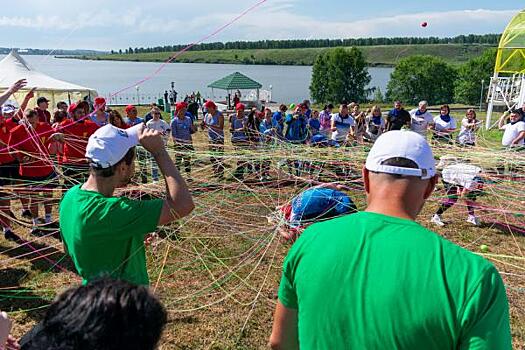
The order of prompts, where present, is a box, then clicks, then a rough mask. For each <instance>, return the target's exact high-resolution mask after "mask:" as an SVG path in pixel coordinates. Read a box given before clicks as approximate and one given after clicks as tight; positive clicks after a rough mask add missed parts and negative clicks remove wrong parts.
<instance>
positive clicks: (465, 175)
mask: <svg viewBox="0 0 525 350" xmlns="http://www.w3.org/2000/svg"><path fill="white" fill-rule="evenodd" d="M479 173H481V168H480V167H477V166H474V165H469V164H463V163H459V164H454V165H449V166H446V167H445V169H443V172H442V173H441V176H442V177H443V181H445V182H447V183H449V184H453V185H459V186H462V187H464V188H466V189H467V190H473V189H475V188H474V187H475V184H476V180H475V178H476V177H478V176H479Z"/></svg>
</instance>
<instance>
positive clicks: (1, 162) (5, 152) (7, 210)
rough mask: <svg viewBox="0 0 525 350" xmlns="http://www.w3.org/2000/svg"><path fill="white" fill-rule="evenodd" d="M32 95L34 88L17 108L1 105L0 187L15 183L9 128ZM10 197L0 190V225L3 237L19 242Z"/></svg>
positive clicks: (15, 122) (15, 170)
mask: <svg viewBox="0 0 525 350" xmlns="http://www.w3.org/2000/svg"><path fill="white" fill-rule="evenodd" d="M33 96H34V89H32V90H30V91H29V92H28V93H27V95H26V96H25V97H24V101H23V102H22V106H21V108H20V109H18V110H17V109H16V107H15V106H14V105H13V104H12V103H8V102H7V103H5V104H4V105H3V106H2V114H1V115H0V188H5V187H9V186H13V185H16V184H17V181H18V178H19V175H18V169H19V166H20V165H19V163H18V160H17V159H15V158H14V157H13V156H12V155H11V154H10V153H9V149H8V143H9V136H10V135H11V130H12V129H14V128H15V127H17V126H18V121H19V120H20V118H21V117H22V116H23V114H22V110H24V109H25V108H26V107H27V104H28V103H29V100H30V99H32V98H33ZM7 98H9V96H7ZM11 199H13V191H5V192H2V191H0V225H1V226H2V229H3V232H4V238H5V239H7V240H10V241H15V242H21V239H20V237H19V236H18V235H16V234H15V233H14V232H13V230H12V228H11V219H10V218H11V216H12V215H13V213H12V212H11ZM23 208H24V206H23ZM23 214H24V213H23ZM25 214H26V215H27V214H28V213H27V212H26V213H25Z"/></svg>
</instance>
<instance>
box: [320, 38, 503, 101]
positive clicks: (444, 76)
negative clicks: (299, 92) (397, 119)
mask: <svg viewBox="0 0 525 350" xmlns="http://www.w3.org/2000/svg"><path fill="white" fill-rule="evenodd" d="M495 61H496V50H495V49H490V50H487V51H486V52H485V53H484V54H483V55H481V56H479V57H476V58H473V59H471V60H470V61H468V62H466V63H465V64H463V65H460V66H454V65H451V64H448V63H447V62H445V61H444V60H443V59H441V58H438V57H434V56H430V55H414V56H410V57H407V58H404V59H402V60H400V61H399V62H398V64H397V65H396V66H395V68H394V71H393V72H392V74H391V76H390V80H389V82H388V86H387V91H386V100H388V101H394V100H400V101H402V102H404V103H406V104H409V105H417V103H418V102H419V101H421V100H427V101H428V102H429V103H430V104H443V103H452V102H456V103H464V104H477V103H478V102H479V100H480V95H482V98H483V100H485V98H486V94H487V87H488V86H487V85H488V83H489V82H490V77H491V75H492V72H493V70H494V64H495ZM482 81H484V83H485V84H484V85H483V83H482ZM369 82H370V76H369V74H368V70H367V66H366V62H365V60H364V57H363V54H362V52H361V51H360V50H359V49H358V48H355V47H354V48H352V49H350V50H344V49H342V48H338V49H331V50H328V51H326V52H324V53H322V54H320V55H319V56H317V58H316V60H315V63H314V66H313V67H312V81H311V84H310V93H311V95H312V98H313V99H314V100H315V101H316V102H318V103H340V102H342V101H357V102H364V101H367V100H368V99H369V97H370V95H371V93H372V92H374V95H373V100H374V101H375V102H385V101H383V100H384V99H385V97H383V94H382V92H381V91H379V90H375V91H373V90H374V89H370V88H367V85H368V83H369ZM483 87H484V89H482V88H483Z"/></svg>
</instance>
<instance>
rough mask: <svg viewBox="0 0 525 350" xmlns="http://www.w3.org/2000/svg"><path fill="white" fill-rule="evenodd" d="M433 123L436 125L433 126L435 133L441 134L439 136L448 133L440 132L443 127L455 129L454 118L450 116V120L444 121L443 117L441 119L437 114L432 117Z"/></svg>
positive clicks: (447, 133)
mask: <svg viewBox="0 0 525 350" xmlns="http://www.w3.org/2000/svg"><path fill="white" fill-rule="evenodd" d="M434 124H435V125H436V126H435V128H436V129H435V130H436V134H437V135H441V136H446V135H450V133H449V132H440V131H443V130H445V129H455V128H456V120H455V119H454V118H452V117H450V120H449V121H448V122H446V121H444V120H443V119H441V116H440V115H438V116H437V117H435V118H434Z"/></svg>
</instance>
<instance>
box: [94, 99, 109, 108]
mask: <svg viewBox="0 0 525 350" xmlns="http://www.w3.org/2000/svg"><path fill="white" fill-rule="evenodd" d="M105 105H106V99H105V98H104V97H102V96H98V97H95V103H94V106H93V107H94V108H95V109H100V108H102V106H105Z"/></svg>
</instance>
